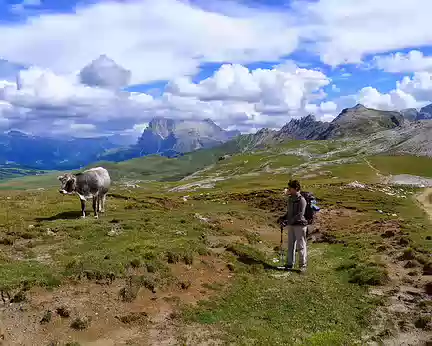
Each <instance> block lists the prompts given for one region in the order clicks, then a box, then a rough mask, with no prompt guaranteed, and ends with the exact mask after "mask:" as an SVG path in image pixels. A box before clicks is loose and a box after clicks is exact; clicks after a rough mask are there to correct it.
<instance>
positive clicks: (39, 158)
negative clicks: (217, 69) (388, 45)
mask: <svg viewBox="0 0 432 346" xmlns="http://www.w3.org/2000/svg"><path fill="white" fill-rule="evenodd" d="M431 137H432V104H431V105H428V106H425V107H423V108H421V109H420V110H416V109H406V110H403V111H400V112H395V111H381V110H377V109H372V108H367V107H365V106H363V105H361V104H358V105H356V106H355V107H352V108H346V109H344V110H343V111H342V112H341V113H340V114H339V115H338V116H337V117H336V118H335V119H334V120H333V121H331V122H322V121H318V120H317V119H316V118H315V116H313V115H308V116H306V117H303V118H300V119H291V120H290V121H289V122H288V123H287V124H285V125H284V126H283V127H282V128H281V129H280V130H278V131H276V130H270V129H266V128H264V129H261V130H259V131H258V132H257V133H255V134H248V135H246V134H244V135H241V134H240V132H239V131H226V130H224V129H222V128H221V127H220V126H218V125H216V124H215V123H214V122H213V121H212V120H210V119H205V120H197V121H193V120H174V119H169V118H164V117H156V118H154V119H153V120H152V121H151V122H150V123H149V126H148V127H147V128H146V129H145V130H144V131H143V133H142V135H141V136H140V138H139V139H138V140H137V142H136V143H135V144H133V145H128V146H124V147H120V146H119V141H118V140H117V141H116V140H114V138H111V139H110V138H109V137H100V138H73V139H58V138H45V137H38V136H31V135H27V134H24V133H22V132H19V131H10V132H8V133H4V134H0V167H9V168H11V167H17V168H20V167H21V168H25V169H36V170H69V169H78V168H80V167H84V166H87V165H89V164H91V163H94V162H98V161H111V162H118V161H125V160H129V159H133V158H138V157H142V156H147V155H154V154H156V155H161V156H165V157H175V156H182V155H184V154H185V153H189V152H194V151H197V150H198V151H200V152H201V153H200V155H205V150H206V149H209V148H218V147H221V150H219V151H218V152H220V153H223V152H224V150H223V148H224V147H225V148H230V149H229V150H228V152H229V153H232V152H236V151H239V150H240V151H248V150H254V149H256V148H262V147H266V146H269V145H270V146H271V145H272V144H274V143H280V142H284V141H287V140H328V139H344V138H345V139H350V138H357V139H358V138H360V139H362V138H363V139H365V140H366V141H367V140H368V138H371V140H372V139H373V141H374V142H373V143H378V144H379V145H378V144H377V150H378V151H380V150H381V149H380V148H386V149H385V150H388V151H392V152H395V153H406V154H413V155H427V156H430V155H432V138H431ZM365 143H366V142H365ZM225 144H226V145H225ZM382 150H384V149H382Z"/></svg>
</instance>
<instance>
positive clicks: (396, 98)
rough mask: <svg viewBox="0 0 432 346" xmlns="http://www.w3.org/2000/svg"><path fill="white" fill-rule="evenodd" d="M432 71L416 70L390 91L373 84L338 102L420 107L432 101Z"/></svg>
mask: <svg viewBox="0 0 432 346" xmlns="http://www.w3.org/2000/svg"><path fill="white" fill-rule="evenodd" d="M431 100H432V73H431V72H416V73H414V74H413V76H412V77H408V76H406V77H404V78H403V79H402V80H401V81H398V82H396V87H395V88H394V89H393V90H391V91H389V92H388V93H381V92H380V91H379V90H377V89H376V88H374V87H372V86H368V87H365V88H363V89H361V90H360V91H359V92H358V93H357V94H356V95H349V96H346V97H342V98H340V99H339V100H338V102H337V103H338V104H339V105H340V106H339V108H341V105H342V104H343V105H346V104H347V103H351V104H352V103H353V102H356V103H361V104H364V105H365V106H366V107H371V108H377V109H383V110H402V109H406V108H420V107H423V106H425V105H426V104H429V103H431Z"/></svg>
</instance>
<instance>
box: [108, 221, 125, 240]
mask: <svg viewBox="0 0 432 346" xmlns="http://www.w3.org/2000/svg"><path fill="white" fill-rule="evenodd" d="M121 233H122V228H121V226H120V225H119V224H117V223H116V224H113V226H112V227H111V230H110V231H109V232H108V233H107V235H108V236H109V237H115V236H118V235H120V234H121Z"/></svg>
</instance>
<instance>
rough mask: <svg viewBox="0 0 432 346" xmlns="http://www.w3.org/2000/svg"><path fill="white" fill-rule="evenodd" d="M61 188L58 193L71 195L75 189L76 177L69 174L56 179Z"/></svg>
mask: <svg viewBox="0 0 432 346" xmlns="http://www.w3.org/2000/svg"><path fill="white" fill-rule="evenodd" d="M58 180H60V183H61V187H60V190H59V192H60V193H62V194H65V195H69V194H73V193H74V192H75V188H76V176H75V175H73V174H70V173H66V174H63V175H61V176H59V177H58Z"/></svg>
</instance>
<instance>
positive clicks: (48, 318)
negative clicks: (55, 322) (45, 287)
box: [40, 310, 52, 324]
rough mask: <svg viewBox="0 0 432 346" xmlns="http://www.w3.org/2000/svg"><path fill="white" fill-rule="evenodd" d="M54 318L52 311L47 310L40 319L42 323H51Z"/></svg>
mask: <svg viewBox="0 0 432 346" xmlns="http://www.w3.org/2000/svg"><path fill="white" fill-rule="evenodd" d="M51 319H52V312H51V311H50V310H47V311H45V313H44V315H43V317H42V319H41V320H40V324H47V323H50V322H51Z"/></svg>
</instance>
